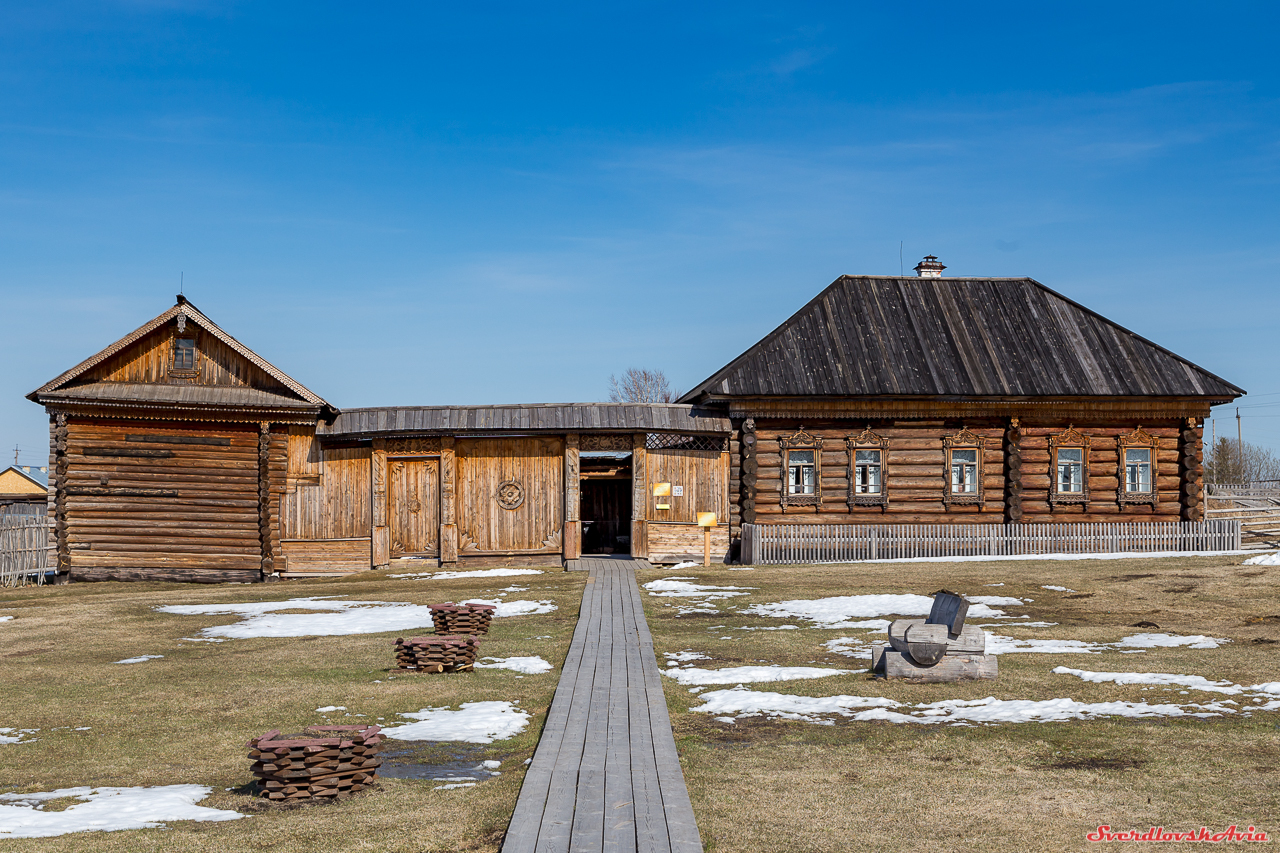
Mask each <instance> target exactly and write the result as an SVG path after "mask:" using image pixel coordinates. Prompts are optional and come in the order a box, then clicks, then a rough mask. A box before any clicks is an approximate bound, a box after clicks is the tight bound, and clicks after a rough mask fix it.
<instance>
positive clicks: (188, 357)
mask: <svg viewBox="0 0 1280 853" xmlns="http://www.w3.org/2000/svg"><path fill="white" fill-rule="evenodd" d="M195 366H196V342H195V340H194V339H192V338H175V339H174V342H173V369H174V370H192V369H193V368H195Z"/></svg>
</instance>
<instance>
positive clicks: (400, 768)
mask: <svg viewBox="0 0 1280 853" xmlns="http://www.w3.org/2000/svg"><path fill="white" fill-rule="evenodd" d="M473 756H474V757H473ZM418 757H419V753H418V752H417V751H416V750H412V749H401V750H396V751H393V752H383V753H382V766H381V767H379V768H378V775H379V776H382V777H384V778H387V779H430V780H432V781H433V782H455V783H456V782H483V781H485V780H487V779H492V778H493V777H494V776H498V775H500V773H501V771H496V770H489V769H488V768H486V767H485V766H484V764H483V763H482V762H483V761H484V752H483V751H481V750H474V751H472V750H468V751H467V752H466V753H462V754H458V753H454V754H452V755H450V756H449V758H451V759H453V760H450V761H440V760H438V759H437V760H435V761H432V762H431V763H426V762H423V761H419V760H417V759H418Z"/></svg>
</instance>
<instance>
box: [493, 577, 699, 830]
mask: <svg viewBox="0 0 1280 853" xmlns="http://www.w3.org/2000/svg"><path fill="white" fill-rule="evenodd" d="M633 566H634V564H633V563H632V561H630V560H618V559H607V558H600V559H590V558H584V559H583V560H582V561H581V567H582V568H586V569H588V570H589V571H590V576H589V577H588V578H587V587H586V591H585V592H584V593H583V596H582V611H581V614H580V615H579V616H578V626H577V628H576V629H575V630H574V634H573V643H572V645H571V646H570V647H569V655H568V657H567V658H566V659H565V663H564V671H563V672H562V673H561V675H560V684H559V686H557V688H556V694H555V698H554V699H553V700H552V702H551V710H550V711H548V713H547V722H546V725H545V726H544V728H543V730H542V738H541V739H540V740H539V741H538V749H537V751H536V752H535V753H534V755H533V762H532V763H531V764H530V765H529V770H528V773H527V774H526V775H525V779H524V785H523V787H521V789H520V797H519V799H518V800H517V801H516V810H515V814H514V815H512V818H511V824H510V826H508V828H507V836H506V841H505V842H504V843H503V845H502V851H503V853H570V852H571V853H598V852H599V851H608V853H631V851H634V853H656V851H662V853H701V850H702V841H701V839H700V838H699V836H698V826H697V823H695V821H694V818H693V807H692V806H691V805H690V804H689V792H688V790H687V789H686V788H685V784H684V774H683V773H682V772H681V770H680V761H679V759H678V758H677V757H676V744H675V739H674V738H673V737H672V735H671V720H670V718H669V717H668V716H667V700H666V698H665V697H664V696H663V693H662V684H661V679H662V676H661V675H659V673H658V664H657V661H656V660H655V659H654V653H653V637H652V636H651V635H650V634H649V626H648V624H647V623H646V622H645V618H644V611H643V609H642V608H641V606H640V589H639V588H638V587H637V586H636V579H635V571H634V567H633Z"/></svg>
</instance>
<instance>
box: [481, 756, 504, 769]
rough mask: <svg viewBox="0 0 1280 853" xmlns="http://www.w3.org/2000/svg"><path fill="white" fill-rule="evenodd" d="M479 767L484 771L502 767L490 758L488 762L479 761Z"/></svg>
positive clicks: (500, 763)
mask: <svg viewBox="0 0 1280 853" xmlns="http://www.w3.org/2000/svg"><path fill="white" fill-rule="evenodd" d="M480 766H481V767H483V768H484V769H485V770H497V769H498V768H499V767H501V766H502V762H501V761H495V760H493V759H492V758H491V759H489V760H488V761H481V762H480Z"/></svg>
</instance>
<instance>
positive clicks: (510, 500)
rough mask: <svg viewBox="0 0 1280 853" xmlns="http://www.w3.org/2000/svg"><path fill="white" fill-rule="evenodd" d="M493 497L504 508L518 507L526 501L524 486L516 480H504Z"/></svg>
mask: <svg viewBox="0 0 1280 853" xmlns="http://www.w3.org/2000/svg"><path fill="white" fill-rule="evenodd" d="M493 499H494V500H496V501H497V502H498V506H500V507H502V508H503V509H518V508H519V507H520V505H521V504H522V503H524V486H522V485H520V484H519V483H518V482H516V481H515V480H503V481H502V482H501V483H499V484H498V489H497V491H495V492H494V493H493Z"/></svg>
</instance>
